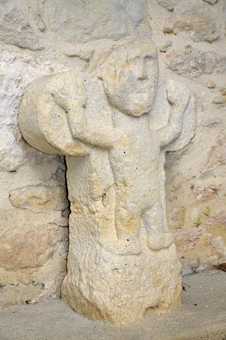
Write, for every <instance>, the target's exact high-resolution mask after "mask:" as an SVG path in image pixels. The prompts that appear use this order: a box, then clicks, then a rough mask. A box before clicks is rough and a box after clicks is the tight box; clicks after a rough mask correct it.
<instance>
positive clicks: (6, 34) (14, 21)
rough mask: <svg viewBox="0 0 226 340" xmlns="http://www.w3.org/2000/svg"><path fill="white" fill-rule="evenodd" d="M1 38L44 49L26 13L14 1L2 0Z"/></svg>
mask: <svg viewBox="0 0 226 340" xmlns="http://www.w3.org/2000/svg"><path fill="white" fill-rule="evenodd" d="M0 40H3V41H4V42H5V43H7V44H14V45H17V46H20V47H23V48H29V49H31V50H40V49H42V47H41V45H40V44H39V38H38V36H37V34H36V33H35V31H34V30H33V28H32V27H31V25H30V22H29V19H28V17H27V16H26V14H25V13H24V12H23V11H22V10H21V9H20V8H19V7H18V6H16V5H15V4H14V3H13V1H10V0H1V1H0Z"/></svg>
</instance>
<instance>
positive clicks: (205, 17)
mask: <svg viewBox="0 0 226 340" xmlns="http://www.w3.org/2000/svg"><path fill="white" fill-rule="evenodd" d="M183 30H185V31H191V34H192V35H191V37H192V39H193V40H194V41H195V42H200V41H208V42H212V41H214V40H216V39H217V38H219V36H220V23H219V22H218V20H217V17H216V16H215V15H214V14H213V12H212V11H211V9H210V8H208V7H207V6H205V5H202V4H201V3H200V2H198V1H195V0H193V1H186V0H181V1H180V2H179V3H178V5H177V6H176V7H175V8H174V12H173V14H171V16H170V18H169V19H168V21H167V22H166V24H165V27H164V33H174V34H177V33H178V32H180V31H183Z"/></svg>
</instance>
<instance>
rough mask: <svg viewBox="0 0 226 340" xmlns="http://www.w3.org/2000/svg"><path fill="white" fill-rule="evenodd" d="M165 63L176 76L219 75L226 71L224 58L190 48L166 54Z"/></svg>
mask: <svg viewBox="0 0 226 340" xmlns="http://www.w3.org/2000/svg"><path fill="white" fill-rule="evenodd" d="M165 63H166V65H167V67H169V68H170V69H171V70H173V71H175V72H176V73H177V74H179V75H187V76H190V77H198V76H200V75H202V74H212V73H221V72H224V71H225V70H226V56H222V55H220V54H218V53H215V52H213V51H208V52H201V51H199V50H197V49H193V48H190V47H188V48H186V49H184V50H176V51H175V50H173V51H171V52H170V53H168V54H167V56H166V59H165ZM210 86H213V85H210Z"/></svg>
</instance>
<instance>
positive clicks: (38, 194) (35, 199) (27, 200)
mask: <svg viewBox="0 0 226 340" xmlns="http://www.w3.org/2000/svg"><path fill="white" fill-rule="evenodd" d="M9 200H10V202H11V203H12V205H13V206H15V207H17V208H20V209H30V210H31V211H33V212H36V213H40V212H49V211H52V210H60V211H62V210H65V209H66V208H67V207H68V204H69V203H68V200H67V197H66V191H65V187H64V186H61V185H57V186H45V185H36V186H35V185H32V186H26V187H22V188H18V189H15V190H12V191H10V194H9Z"/></svg>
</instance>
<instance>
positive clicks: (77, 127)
mask: <svg viewBox="0 0 226 340" xmlns="http://www.w3.org/2000/svg"><path fill="white" fill-rule="evenodd" d="M51 94H52V97H53V99H54V101H55V102H56V104H57V105H58V106H60V107H61V108H62V109H64V111H65V113H66V115H67V121H68V125H69V128H70V131H71V134H72V137H73V138H75V139H78V140H80V141H81V142H83V143H85V144H90V145H93V146H97V147H100V148H105V149H110V148H111V147H112V146H113V144H114V140H116V139H117V137H116V131H114V130H115V129H112V130H111V131H109V129H106V128H104V127H103V126H100V125H99V126H90V125H89V124H88V123H87V119H86V115H85V109H86V98H85V95H84V94H82V93H78V95H77V98H76V100H75V98H73V101H71V98H70V96H63V95H62V94H60V93H59V92H57V91H56V92H52V93H51Z"/></svg>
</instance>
